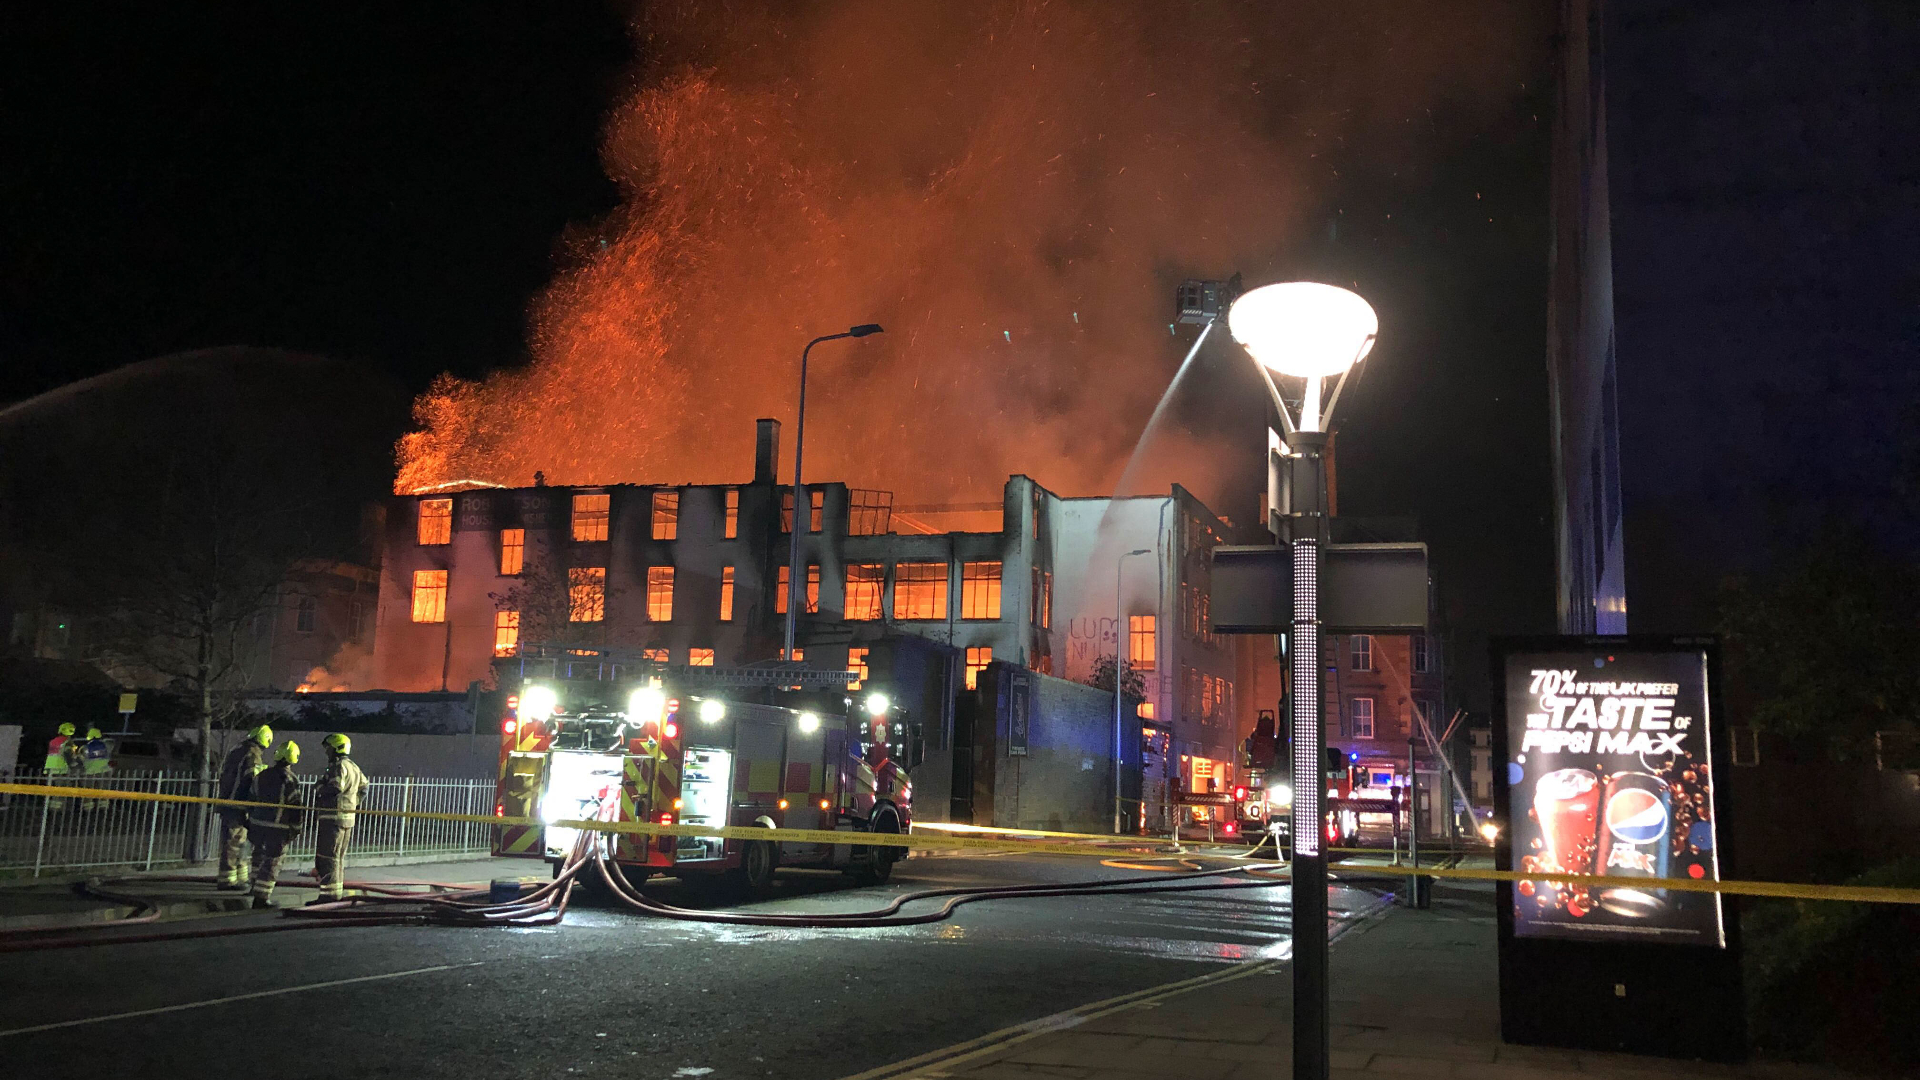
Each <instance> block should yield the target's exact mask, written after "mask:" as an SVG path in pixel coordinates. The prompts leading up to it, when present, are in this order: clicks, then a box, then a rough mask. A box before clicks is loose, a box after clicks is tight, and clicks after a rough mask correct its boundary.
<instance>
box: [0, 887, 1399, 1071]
mask: <svg viewBox="0 0 1920 1080" xmlns="http://www.w3.org/2000/svg"><path fill="white" fill-rule="evenodd" d="M1216 865H1217V864H1216ZM535 867H536V868H537V864H535ZM1138 873H1139V871H1137V870H1128V869H1116V868H1110V867H1103V866H1101V865H1100V864H1099V863H1098V862H1096V861H1095V860H1092V859H1086V858H1048V857H1039V856H962V857H936V858H924V859H923V858H915V859H912V860H909V861H907V862H904V863H901V864H899V865H898V867H897V868H896V870H895V874H894V880H893V882H892V883H891V884H890V885H889V886H887V887H885V888H869V889H853V888H849V887H847V886H846V885H845V884H844V879H842V878H839V877H838V876H837V875H828V874H817V873H810V872H808V873H797V872H790V873H788V874H783V877H782V885H781V889H780V894H779V895H777V896H776V897H775V898H774V899H772V900H770V901H768V902H765V903H763V904H759V905H753V906H752V907H751V908H749V909H761V910H780V911H787V910H822V909H826V908H829V907H832V908H863V907H870V906H874V905H875V904H876V903H877V902H878V901H879V900H880V899H881V898H883V897H886V896H889V895H891V894H892V893H895V892H900V891H907V890H911V889H921V888H929V887H947V886H956V885H958V886H971V885H988V884H1010V883H1024V882H1035V881H1067V880H1085V879H1088V878H1091V877H1096V876H1108V877H1118V876H1133V875H1137V874H1138ZM648 890H649V892H651V893H654V894H656V895H659V896H660V897H661V898H662V899H665V900H667V901H669V902H673V903H686V902H689V898H688V897H687V896H686V895H685V894H684V893H682V892H681V891H680V890H679V889H678V887H677V886H676V885H674V884H672V883H670V882H669V883H662V884H657V885H650V886H649V887H648ZM577 895H578V894H576V897H577ZM1375 902H1376V897H1375V896H1373V895H1372V894H1370V893H1367V892H1364V891H1362V890H1360V889H1357V888H1347V887H1336V888H1335V890H1334V896H1333V907H1334V909H1335V911H1336V917H1339V916H1340V915H1342V914H1350V913H1352V912H1355V911H1359V910H1363V909H1365V908H1368V907H1369V906H1371V905H1372V904H1373V903H1375ZM228 918H230V919H237V920H247V921H251V920H256V919H265V918H277V916H268V915H265V914H262V915H259V916H253V915H247V916H229V917H228ZM193 925H197V926H204V925H209V924H207V923H205V922H199V923H195V924H193ZM1289 933H1290V926H1289V922H1288V906H1287V903H1286V889H1285V888H1284V887H1280V888H1273V889H1246V890H1237V891H1230V892H1206V893H1183V894H1173V895H1167V896H1115V897H1073V898H1060V899H1035V900H1014V901H993V902H988V903H982V904H975V905H971V906H967V907H963V908H961V909H960V911H959V912H958V913H957V914H956V915H955V916H954V918H952V919H951V920H949V921H947V922H943V923H935V924H932V925H927V926H918V927H904V928H888V929H877V930H876V929H864V930H814V929H768V928H757V927H740V926H718V925H710V924H701V923H680V922H661V921H657V920H651V919H648V918H646V917H644V916H641V915H638V914H635V913H630V912H629V911H627V910H626V909H623V908H619V907H617V906H614V905H613V904H612V903H611V902H610V901H605V900H594V899H592V898H588V900H587V901H586V902H585V903H582V902H580V901H579V900H578V899H576V902H575V904H574V907H573V908H572V909H571V910H570V911H569V912H568V916H567V920H566V924H565V925H564V926H562V927H559V928H554V929H526V930H513V929H508V930H474V929H454V928H443V927H369V928H352V929H327V930H312V931H302V932H293V933H284V934H281V933H275V934H255V935H245V936H238V937H220V938H210V939H200V940H193V941H181V942H161V943H154V944H138V945H115V946H105V947H96V948H87V949H73V950H64V951H49V952H37V953H15V954H11V955H8V956H7V957H6V958H5V962H4V963H3V964H0V1000H3V1001H5V1002H7V1003H8V1007H7V1009H6V1011H5V1015H4V1019H3V1020H0V1055H4V1058H5V1060H8V1061H11V1062H13V1063H14V1064H15V1065H17V1066H21V1067H23V1068H24V1069H25V1070H26V1071H24V1072H23V1073H22V1074H21V1075H31V1076H34V1077H36V1078H51V1077H69V1076H71V1077H81V1076H84V1077H88V1078H90V1080H98V1078H100V1077H110V1076H142V1075H144V1076H193V1077H195V1078H196V1080H218V1078H225V1077H234V1078H242V1077H244V1078H247V1080H259V1078H261V1077H271V1078H273V1080H292V1078H298V1077H328V1078H332V1080H338V1078H342V1077H361V1076H365V1077H407V1078H417V1077H438V1076H459V1077H463V1078H473V1080H480V1078H486V1080H495V1078H509V1077H541V1078H547V1077H560V1076H580V1077H598V1076H606V1077H615V1076H617V1077H633V1078H652V1077H659V1078H663V1080H668V1078H684V1077H708V1078H711V1080H726V1078H732V1077H751V1078H781V1080H833V1078H836V1077H841V1076H846V1075H848V1074H851V1073H857V1072H860V1071H862V1070H865V1069H870V1068H874V1067H877V1066H881V1065H885V1064H888V1063H891V1062H895V1061H899V1060H901V1059H903V1058H908V1057H912V1056H914V1055H917V1054H921V1053H926V1052H928V1051H932V1050H937V1049H939V1048H941V1047H944V1046H948V1045H951V1044H953V1043H956V1042H960V1041H962V1040H965V1039H969V1038H973V1037H975V1036H978V1035H982V1034H985V1033H987V1032H990V1031H994V1030H997V1029H1000V1028H1003V1027H1007V1026H1009V1025H1012V1024H1017V1023H1022V1022H1025V1021H1029V1020H1033V1019H1037V1018H1039V1017H1042V1016H1047V1015H1050V1014H1053V1013H1056V1012H1059V1011H1061V1010H1064V1009H1069V1008H1072V1007H1075V1006H1078V1005H1082V1004H1085V1003H1088V1002H1091V1001H1096V1000H1100V999H1103V998H1107V997H1112V996H1114V995H1117V994H1123V993H1127V992H1129V991H1134V990H1140V989H1145V988H1148V987H1151V986H1155V985H1159V984H1161V983H1166V982H1170V981H1173V980H1177V979H1184V978H1189V977H1191V976H1193V975H1196V974H1202V973H1204V972H1206V971H1208V970H1213V969H1216V968H1217V966H1218V965H1222V964H1230V963H1236V962H1241V961H1246V960H1250V959H1260V958H1273V957H1284V956H1285V955H1286V953H1287V946H1286V941H1287V938H1288V935H1289Z"/></svg>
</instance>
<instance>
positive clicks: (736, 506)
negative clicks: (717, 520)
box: [725, 488, 740, 540]
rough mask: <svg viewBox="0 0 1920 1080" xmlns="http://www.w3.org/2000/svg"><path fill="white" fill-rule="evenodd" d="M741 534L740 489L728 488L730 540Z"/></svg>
mask: <svg viewBox="0 0 1920 1080" xmlns="http://www.w3.org/2000/svg"><path fill="white" fill-rule="evenodd" d="M739 535H740V489H739V488H728V489H727V528H726V533H725V536H726V538H727V539H728V540H731V539H733V538H734V537H736V536H739Z"/></svg>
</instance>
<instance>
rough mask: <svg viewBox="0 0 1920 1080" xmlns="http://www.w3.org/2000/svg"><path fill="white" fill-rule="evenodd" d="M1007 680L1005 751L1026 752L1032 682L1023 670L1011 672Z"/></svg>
mask: <svg viewBox="0 0 1920 1080" xmlns="http://www.w3.org/2000/svg"><path fill="white" fill-rule="evenodd" d="M1012 675H1013V678H1011V679H1009V680H1007V753H1008V754H1012V755H1020V754H1025V753H1026V752H1027V725H1028V719H1029V714H1030V712H1031V710H1030V709H1029V704H1030V703H1031V702H1032V700H1033V683H1032V681H1031V680H1030V679H1028V678H1027V677H1026V673H1025V672H1014V673H1012Z"/></svg>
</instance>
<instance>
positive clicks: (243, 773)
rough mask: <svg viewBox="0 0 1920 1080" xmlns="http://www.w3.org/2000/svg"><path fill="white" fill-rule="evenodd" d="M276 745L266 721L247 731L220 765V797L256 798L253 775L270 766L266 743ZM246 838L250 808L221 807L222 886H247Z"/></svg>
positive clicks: (237, 799) (237, 888)
mask: <svg viewBox="0 0 1920 1080" xmlns="http://www.w3.org/2000/svg"><path fill="white" fill-rule="evenodd" d="M272 745H273V729H272V728H270V727H268V726H267V725H265V724H261V725H260V726H259V727H257V728H254V729H253V730H252V731H249V732H247V738H246V741H244V742H242V743H241V744H240V745H239V746H236V747H234V748H233V749H232V750H230V751H228V752H227V759H226V761H224V762H222V763H221V765H220V797H221V798H223V799H232V800H234V801H236V802H251V801H253V778H254V777H256V776H258V775H260V771H261V770H262V769H265V768H266V767H267V747H269V746H272ZM246 842H247V808H246V807H244V806H223V807H221V808H220V887H221V888H223V889H233V890H235V891H239V890H242V889H245V888H246V887H247V864H246V863H245V862H242V861H241V859H240V847H241V845H243V844H245V843H246Z"/></svg>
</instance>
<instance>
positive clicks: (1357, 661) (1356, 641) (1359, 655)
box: [1347, 634, 1373, 707]
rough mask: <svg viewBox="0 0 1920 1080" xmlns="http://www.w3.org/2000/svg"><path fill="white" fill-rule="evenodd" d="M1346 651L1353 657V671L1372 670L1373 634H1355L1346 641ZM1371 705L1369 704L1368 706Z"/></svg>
mask: <svg viewBox="0 0 1920 1080" xmlns="http://www.w3.org/2000/svg"><path fill="white" fill-rule="evenodd" d="M1347 651H1348V653H1349V654H1350V655H1351V656H1352V657H1353V670H1354V671H1372V670H1373V635H1372V634H1355V635H1353V637H1352V639H1351V640H1350V641H1349V642H1348V649H1347ZM1369 707H1371V706H1369Z"/></svg>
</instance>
